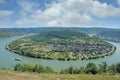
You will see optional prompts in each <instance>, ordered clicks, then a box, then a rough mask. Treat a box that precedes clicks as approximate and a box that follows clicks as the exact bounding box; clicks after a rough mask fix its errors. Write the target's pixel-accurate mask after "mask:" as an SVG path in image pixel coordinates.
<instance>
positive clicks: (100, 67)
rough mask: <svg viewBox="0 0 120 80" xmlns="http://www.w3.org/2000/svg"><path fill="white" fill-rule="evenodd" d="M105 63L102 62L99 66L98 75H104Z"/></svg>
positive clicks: (105, 70)
mask: <svg viewBox="0 0 120 80" xmlns="http://www.w3.org/2000/svg"><path fill="white" fill-rule="evenodd" d="M107 67H108V66H107V63H106V62H102V63H101V64H99V72H100V73H105V72H107Z"/></svg>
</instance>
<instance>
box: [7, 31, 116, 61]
mask: <svg viewBox="0 0 120 80" xmlns="http://www.w3.org/2000/svg"><path fill="white" fill-rule="evenodd" d="M6 48H7V49H8V50H10V51H12V52H14V53H17V54H20V55H24V56H27V57H33V58H41V59H51V60H78V59H81V60H88V59H96V58H101V57H105V56H108V55H111V54H113V53H114V51H115V49H116V47H115V46H114V45H112V44H110V43H108V42H105V41H103V40H100V39H96V38H92V37H90V36H88V35H87V34H85V33H81V32H78V31H75V30H57V31H49V32H43V33H41V34H37V35H33V36H29V37H25V38H21V39H18V40H16V41H13V42H11V43H9V44H8V45H7V46H6Z"/></svg>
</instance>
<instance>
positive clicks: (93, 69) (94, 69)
mask: <svg viewBox="0 0 120 80" xmlns="http://www.w3.org/2000/svg"><path fill="white" fill-rule="evenodd" d="M85 72H86V73H91V74H97V73H98V68H97V67H96V65H95V64H94V63H88V64H87V66H86V70H85Z"/></svg>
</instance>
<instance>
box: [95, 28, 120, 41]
mask: <svg viewBox="0 0 120 80" xmlns="http://www.w3.org/2000/svg"><path fill="white" fill-rule="evenodd" d="M94 37H97V38H99V39H103V40H109V41H113V42H118V43H120V30H115V31H103V32H100V33H98V34H97V35H96V36H94Z"/></svg>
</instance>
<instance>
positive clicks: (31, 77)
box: [0, 70, 120, 80]
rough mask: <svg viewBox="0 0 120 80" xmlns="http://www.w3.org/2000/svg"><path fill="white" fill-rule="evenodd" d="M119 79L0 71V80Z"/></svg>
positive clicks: (117, 79) (101, 76)
mask: <svg viewBox="0 0 120 80" xmlns="http://www.w3.org/2000/svg"><path fill="white" fill-rule="evenodd" d="M86 76H87V77H86ZM119 79H120V75H107V74H103V75H85V74H74V75H73V74H37V73H29V72H15V71H10V70H0V80H119Z"/></svg>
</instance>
